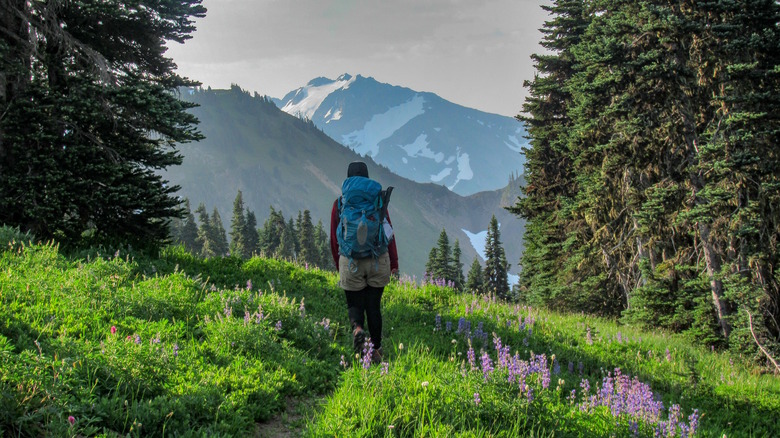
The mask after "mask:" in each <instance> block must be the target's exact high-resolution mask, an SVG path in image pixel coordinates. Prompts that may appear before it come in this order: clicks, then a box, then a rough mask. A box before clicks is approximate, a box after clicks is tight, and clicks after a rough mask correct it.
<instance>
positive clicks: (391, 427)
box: [387, 424, 395, 430]
mask: <svg viewBox="0 0 780 438" xmlns="http://www.w3.org/2000/svg"><path fill="white" fill-rule="evenodd" d="M387 428H388V429H390V430H393V429H395V426H393V425H392V424H391V425H388V426H387Z"/></svg>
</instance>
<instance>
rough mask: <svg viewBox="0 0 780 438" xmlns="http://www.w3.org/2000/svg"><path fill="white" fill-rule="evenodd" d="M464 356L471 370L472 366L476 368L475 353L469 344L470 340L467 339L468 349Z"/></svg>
mask: <svg viewBox="0 0 780 438" xmlns="http://www.w3.org/2000/svg"><path fill="white" fill-rule="evenodd" d="M466 356H467V357H468V359H469V366H470V367H471V370H472V371H473V370H474V368H476V366H477V365H476V354H475V353H474V347H472V346H471V341H470V340H469V350H468V351H467V352H466Z"/></svg>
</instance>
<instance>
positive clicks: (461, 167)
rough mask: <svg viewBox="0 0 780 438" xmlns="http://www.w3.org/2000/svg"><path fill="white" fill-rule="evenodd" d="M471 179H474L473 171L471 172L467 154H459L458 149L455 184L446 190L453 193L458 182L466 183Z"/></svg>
mask: <svg viewBox="0 0 780 438" xmlns="http://www.w3.org/2000/svg"><path fill="white" fill-rule="evenodd" d="M472 178H474V171H473V170H471V165H470V162H469V154H468V153H465V152H464V153H462V154H461V153H460V148H458V174H457V175H456V176H455V182H454V183H452V185H451V186H448V187H447V188H448V189H450V191H453V189H454V188H455V186H456V185H457V184H458V183H459V182H461V181H468V180H471V179H472Z"/></svg>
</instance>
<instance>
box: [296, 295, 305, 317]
mask: <svg viewBox="0 0 780 438" xmlns="http://www.w3.org/2000/svg"><path fill="white" fill-rule="evenodd" d="M303 300H304V298H301V305H300V306H298V312H299V313H300V314H301V315H306V305H305V304H303Z"/></svg>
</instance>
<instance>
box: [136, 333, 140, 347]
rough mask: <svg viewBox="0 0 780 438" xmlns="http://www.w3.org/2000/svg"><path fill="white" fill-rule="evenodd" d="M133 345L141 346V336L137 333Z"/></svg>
mask: <svg viewBox="0 0 780 438" xmlns="http://www.w3.org/2000/svg"><path fill="white" fill-rule="evenodd" d="M135 343H136V344H138V345H141V335H139V334H138V333H136V334H135Z"/></svg>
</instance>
